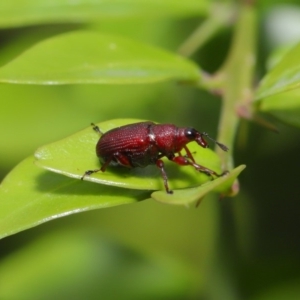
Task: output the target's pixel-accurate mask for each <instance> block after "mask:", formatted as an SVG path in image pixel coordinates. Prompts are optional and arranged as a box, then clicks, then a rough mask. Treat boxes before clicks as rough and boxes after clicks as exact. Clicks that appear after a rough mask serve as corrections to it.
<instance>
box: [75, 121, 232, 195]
mask: <svg viewBox="0 0 300 300" xmlns="http://www.w3.org/2000/svg"><path fill="white" fill-rule="evenodd" d="M91 125H92V126H93V129H94V130H95V131H96V132H98V133H99V134H100V138H99V141H98V143H97V145H96V154H97V156H98V157H99V159H100V162H101V165H102V166H101V168H100V169H96V170H88V171H86V172H85V173H84V175H83V176H82V177H81V179H82V180H83V179H84V177H85V176H87V175H91V174H93V173H96V172H99V171H102V172H105V170H106V168H107V167H108V166H109V165H112V166H117V165H120V166H124V167H127V168H137V167H140V168H144V167H146V166H148V165H152V164H154V165H156V166H157V167H158V168H159V169H160V171H161V175H162V178H163V181H164V187H165V190H166V192H167V193H168V194H172V193H173V192H172V190H170V188H169V184H168V177H167V173H166V171H165V167H164V162H163V161H162V158H163V157H167V158H168V159H169V160H170V161H173V162H174V163H176V164H178V165H181V166H186V165H190V166H193V167H194V168H195V169H196V170H197V171H199V172H203V173H205V174H207V175H208V176H211V177H214V176H215V177H220V176H222V175H224V174H226V173H227V171H226V172H224V173H222V174H217V173H216V172H215V171H213V170H210V169H208V168H206V167H204V166H201V165H199V164H197V163H196V162H195V159H194V157H193V155H192V153H191V152H190V150H189V149H188V147H187V146H186V145H187V144H188V143H190V142H192V141H195V142H197V143H198V145H200V146H201V147H203V148H207V147H208V144H207V142H206V140H205V139H204V137H206V138H209V139H210V140H212V141H214V142H215V143H216V144H217V145H218V146H219V147H220V148H221V149H222V150H224V151H228V148H227V147H226V146H225V145H223V144H221V143H219V142H217V141H215V140H214V139H212V138H211V137H209V135H208V134H207V133H205V132H202V133H200V132H199V131H197V130H196V129H194V128H190V127H177V126H175V125H173V124H155V123H153V122H150V121H147V122H139V123H134V124H129V125H125V126H121V127H117V128H114V129H111V130H109V131H107V132H105V133H102V132H101V130H100V129H99V127H98V126H96V125H95V124H93V123H92V124H91ZM183 149H184V150H185V152H186V155H184V156H183V155H182V154H181V151H182V150H183ZM176 154H177V155H176Z"/></svg>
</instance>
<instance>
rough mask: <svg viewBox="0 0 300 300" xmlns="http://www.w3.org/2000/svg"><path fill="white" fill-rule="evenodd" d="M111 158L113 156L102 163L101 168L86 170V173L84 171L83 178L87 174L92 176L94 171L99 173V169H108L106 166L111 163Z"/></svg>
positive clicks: (103, 170)
mask: <svg viewBox="0 0 300 300" xmlns="http://www.w3.org/2000/svg"><path fill="white" fill-rule="evenodd" d="M111 160H112V157H111V158H109V159H108V160H107V161H106V162H105V163H104V164H103V165H102V167H101V168H100V169H96V170H88V171H85V173H84V174H83V176H82V177H81V180H83V179H84V177H85V176H90V175H92V174H94V173H97V172H99V171H102V172H105V169H106V167H107V166H108V165H109V163H110V162H111Z"/></svg>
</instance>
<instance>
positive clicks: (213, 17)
mask: <svg viewBox="0 0 300 300" xmlns="http://www.w3.org/2000/svg"><path fill="white" fill-rule="evenodd" d="M233 14H234V10H233V8H232V5H228V4H227V3H225V4H222V3H220V2H218V3H217V4H216V5H212V9H211V13H210V16H209V17H208V18H207V19H206V20H205V21H204V22H203V23H202V24H200V25H199V26H198V27H197V28H196V30H195V31H194V32H193V33H192V34H191V35H190V36H189V37H188V39H186V40H185V42H184V43H183V44H182V45H181V46H180V47H179V49H178V53H179V54H180V55H182V56H191V55H192V54H193V53H194V52H195V51H197V50H198V49H199V48H201V47H202V46H203V45H204V44H205V43H206V42H207V41H209V40H210V39H211V38H212V37H214V36H215V35H216V34H217V33H218V32H219V31H220V30H222V29H223V28H224V26H229V25H231V23H232V19H233Z"/></svg>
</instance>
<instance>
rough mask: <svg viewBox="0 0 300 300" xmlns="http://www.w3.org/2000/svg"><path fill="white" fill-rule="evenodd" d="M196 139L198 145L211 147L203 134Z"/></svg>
mask: <svg viewBox="0 0 300 300" xmlns="http://www.w3.org/2000/svg"><path fill="white" fill-rule="evenodd" d="M195 141H196V142H197V144H198V145H200V146H201V147H203V148H208V147H209V146H208V144H207V142H206V140H205V139H204V138H203V137H202V136H201V135H199V136H198V137H197V138H196V139H195Z"/></svg>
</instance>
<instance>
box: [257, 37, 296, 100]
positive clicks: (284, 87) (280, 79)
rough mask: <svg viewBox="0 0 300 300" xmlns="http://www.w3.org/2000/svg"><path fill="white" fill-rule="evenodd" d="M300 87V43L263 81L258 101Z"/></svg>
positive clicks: (258, 93) (258, 91) (259, 89)
mask: <svg viewBox="0 0 300 300" xmlns="http://www.w3.org/2000/svg"><path fill="white" fill-rule="evenodd" d="M299 87H300V43H298V44H297V45H296V46H295V47H293V48H292V50H291V51H289V52H288V53H287V54H286V55H285V56H284V57H283V58H281V60H280V61H279V62H278V63H277V64H276V65H275V67H274V68H273V69H271V71H270V72H269V73H267V74H266V76H265V77H264V78H263V79H262V81H261V83H260V87H259V88H258V90H257V92H256V96H255V98H256V99H262V98H265V97H269V96H272V95H274V94H278V93H281V92H286V91H288V90H291V89H296V88H299Z"/></svg>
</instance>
